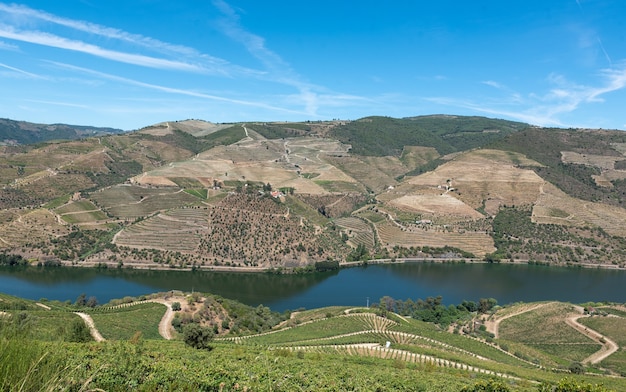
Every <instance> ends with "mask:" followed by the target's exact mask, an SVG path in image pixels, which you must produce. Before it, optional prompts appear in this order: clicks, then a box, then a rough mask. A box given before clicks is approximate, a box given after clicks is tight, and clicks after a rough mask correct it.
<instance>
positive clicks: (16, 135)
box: [0, 118, 124, 145]
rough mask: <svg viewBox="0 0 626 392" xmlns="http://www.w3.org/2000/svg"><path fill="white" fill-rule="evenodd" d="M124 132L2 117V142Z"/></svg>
mask: <svg viewBox="0 0 626 392" xmlns="http://www.w3.org/2000/svg"><path fill="white" fill-rule="evenodd" d="M122 132H124V131H123V130H121V129H115V128H101V127H91V126H83V125H69V124H36V123H31V122H26V121H16V120H10V119H8V118H0V144H13V145H15V144H30V143H38V142H44V141H48V140H72V139H80V138H84V137H90V136H102V135H109V134H118V133H122Z"/></svg>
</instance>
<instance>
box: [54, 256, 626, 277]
mask: <svg viewBox="0 0 626 392" xmlns="http://www.w3.org/2000/svg"><path fill="white" fill-rule="evenodd" d="M406 263H435V264H502V265H540V266H548V267H557V268H586V269H609V270H626V267H624V266H619V265H614V264H593V263H567V264H555V263H543V262H536V261H532V260H514V261H501V262H498V263H493V262H489V261H486V260H485V259H479V258H471V259H470V258H466V259H463V258H436V257H422V258H416V257H407V258H393V259H371V260H364V261H352V262H340V263H339V269H343V268H353V267H363V266H368V265H380V264H406ZM61 265H62V266H64V267H79V268H103V269H104V268H106V269H108V268H124V269H138V270H154V271H214V272H240V273H274V274H294V273H302V272H301V271H302V268H300V269H298V268H288V267H280V268H266V267H249V266H245V267H234V266H224V265H221V266H217V265H209V266H207V265H196V266H189V267H178V266H177V267H170V266H167V265H163V264H149V263H142V262H125V263H122V264H121V265H120V264H118V263H106V262H95V261H89V262H81V263H74V262H61ZM312 272H314V271H312ZM305 273H306V272H305Z"/></svg>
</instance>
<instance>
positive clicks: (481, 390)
mask: <svg viewBox="0 0 626 392" xmlns="http://www.w3.org/2000/svg"><path fill="white" fill-rule="evenodd" d="M510 390H511V389H510V388H509V387H508V386H507V385H506V384H504V383H503V382H502V381H498V380H493V379H492V380H488V381H479V382H477V383H476V384H474V385H473V386H471V387H464V388H463V389H461V392H509V391H510Z"/></svg>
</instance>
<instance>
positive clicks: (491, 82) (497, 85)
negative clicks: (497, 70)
mask: <svg viewBox="0 0 626 392" xmlns="http://www.w3.org/2000/svg"><path fill="white" fill-rule="evenodd" d="M481 83H482V84H485V85H487V86H491V87H493V88H497V89H503V88H504V86H503V85H501V84H500V83H498V82H496V81H493V80H484V81H482V82H481Z"/></svg>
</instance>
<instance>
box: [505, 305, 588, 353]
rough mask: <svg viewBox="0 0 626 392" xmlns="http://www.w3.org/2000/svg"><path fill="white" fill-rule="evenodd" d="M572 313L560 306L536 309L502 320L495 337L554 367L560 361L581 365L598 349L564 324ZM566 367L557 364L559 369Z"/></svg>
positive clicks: (570, 306)
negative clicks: (533, 353)
mask: <svg viewBox="0 0 626 392" xmlns="http://www.w3.org/2000/svg"><path fill="white" fill-rule="evenodd" d="M576 313H577V312H576V310H575V308H574V306H572V305H568V304H562V303H549V304H546V305H545V306H541V307H536V308H534V309H532V310H530V311H527V312H524V313H521V314H519V315H515V316H513V317H510V318H507V319H506V320H503V321H502V323H501V325H500V329H499V337H500V338H501V339H503V340H506V341H510V342H516V343H523V344H525V345H526V346H528V347H530V348H532V349H535V350H536V351H538V352H539V353H542V354H546V355H547V356H548V357H549V358H551V359H552V361H554V363H557V364H558V363H559V361H563V360H565V361H570V362H572V361H578V362H582V361H583V360H584V359H585V358H587V357H588V356H590V355H591V354H593V353H594V352H596V351H598V350H599V349H600V345H599V344H597V343H596V342H595V341H593V340H591V339H590V338H588V337H587V336H585V335H583V334H580V333H577V332H576V331H575V330H574V329H573V328H572V327H571V326H570V325H568V324H567V323H566V322H565V321H566V318H567V317H569V316H570V315H572V314H576ZM543 359H544V360H548V359H547V358H543ZM566 363H567V362H561V364H563V365H565V364H566Z"/></svg>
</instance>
